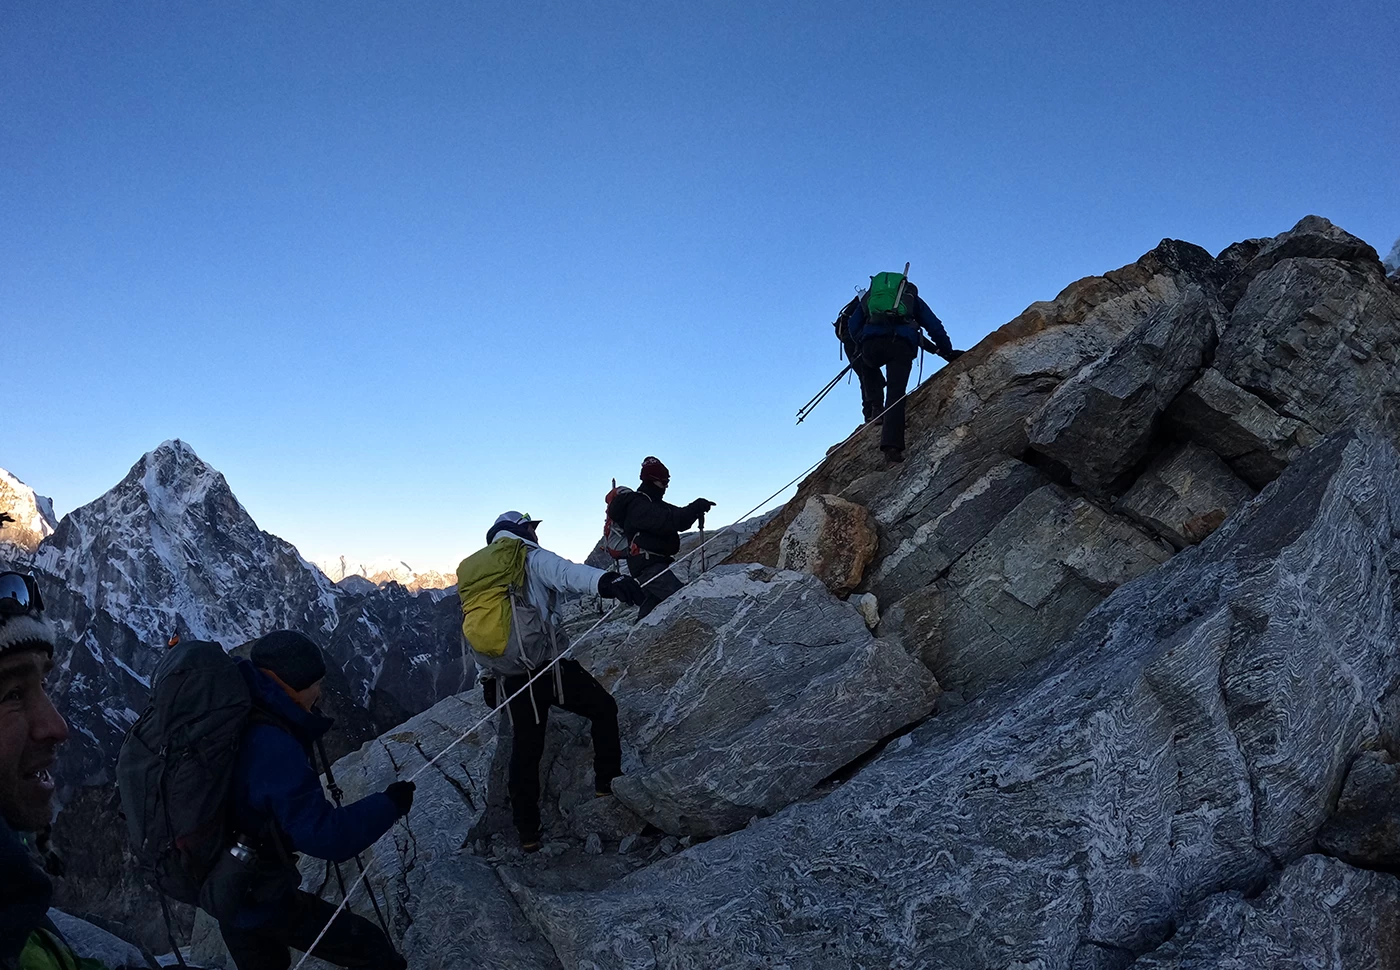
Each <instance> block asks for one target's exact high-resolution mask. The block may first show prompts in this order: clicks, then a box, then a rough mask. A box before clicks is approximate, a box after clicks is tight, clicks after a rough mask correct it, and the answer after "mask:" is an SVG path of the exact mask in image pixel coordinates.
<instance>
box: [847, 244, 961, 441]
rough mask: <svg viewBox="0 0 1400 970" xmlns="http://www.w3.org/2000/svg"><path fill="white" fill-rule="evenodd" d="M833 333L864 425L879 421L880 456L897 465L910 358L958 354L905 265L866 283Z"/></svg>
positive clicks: (902, 439) (946, 358)
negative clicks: (856, 387) (855, 383)
mask: <svg viewBox="0 0 1400 970" xmlns="http://www.w3.org/2000/svg"><path fill="white" fill-rule="evenodd" d="M836 327H837V337H838V338H839V339H840V340H841V342H842V344H843V345H844V346H845V347H846V348H847V352H848V353H849V354H850V355H851V366H852V369H853V370H854V371H855V372H856V376H857V377H859V378H860V383H861V401H862V404H863V407H864V410H865V420H866V421H867V422H869V421H871V420H874V419H876V418H879V419H881V421H882V426H881V429H880V450H881V451H882V452H884V454H885V457H886V458H888V459H889V460H890V461H903V460H904V398H905V388H906V387H907V385H908V383H909V373H910V371H911V370H913V364H914V357H915V355H916V354H917V353H918V352H919V349H920V348H923V349H924V350H927V351H929V352H930V353H933V354H937V355H938V356H939V357H942V358H943V359H944V360H947V361H953V360H956V359H957V358H958V357H960V356H961V355H962V351H960V350H954V349H953V344H952V342H951V341H949V340H948V333H947V331H945V330H944V329H943V321H941V320H939V319H938V316H937V315H936V314H935V313H934V312H933V310H931V309H929V305H928V304H927V303H925V302H924V301H923V300H922V299H921V298H920V297H919V290H918V287H916V286H915V285H914V284H913V283H912V282H910V280H909V264H908V263H905V264H904V272H903V273H877V274H876V275H874V276H872V277H870V288H869V289H868V290H866V291H865V293H864V294H862V295H861V296H860V297H858V298H856V299H855V300H853V301H851V303H849V304H847V305H846V307H845V308H843V310H842V312H841V316H840V317H838V319H837V324H836ZM925 332H926V333H927V334H928V337H925V336H924V333H925ZM929 338H932V340H931V341H930V339H929ZM881 368H883V369H884V375H883V377H882V375H881V373H880V371H881ZM880 383H883V385H884V387H883V392H884V393H883V405H881V403H880V402H881V398H882V395H881V393H880V391H881V388H880ZM877 409H878V413H876V414H874V415H872V414H871V412H872V411H876V410H877Z"/></svg>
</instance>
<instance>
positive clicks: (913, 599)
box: [882, 485, 1172, 696]
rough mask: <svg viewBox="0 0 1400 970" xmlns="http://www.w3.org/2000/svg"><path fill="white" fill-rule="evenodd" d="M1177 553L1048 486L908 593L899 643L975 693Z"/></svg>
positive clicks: (953, 687) (942, 678) (951, 686)
mask: <svg viewBox="0 0 1400 970" xmlns="http://www.w3.org/2000/svg"><path fill="white" fill-rule="evenodd" d="M1171 553H1172V550H1171V547H1170V546H1167V545H1166V544H1165V543H1162V542H1161V541H1160V540H1157V539H1153V538H1152V537H1150V536H1148V535H1146V534H1144V533H1143V532H1142V531H1141V530H1140V529H1138V528H1136V527H1135V526H1132V525H1130V524H1128V523H1126V522H1124V521H1122V520H1121V519H1118V518H1116V517H1114V516H1110V515H1107V514H1105V513H1104V512H1103V511H1102V510H1101V509H1100V508H1099V507H1098V506H1096V505H1094V504H1093V503H1092V502H1090V501H1088V500H1086V499H1083V498H1075V497H1074V496H1072V495H1069V494H1067V493H1066V492H1065V491H1064V490H1063V489H1062V488H1060V486H1058V485H1045V486H1043V487H1042V488H1040V489H1037V490H1036V491H1035V492H1032V493H1031V494H1030V495H1029V496H1027V497H1026V498H1025V500H1023V501H1022V502H1021V504H1020V505H1018V506H1017V507H1016V508H1015V509H1014V510H1013V511H1012V512H1011V513H1010V514H1009V515H1007V516H1006V517H1005V518H1003V519H1002V520H1001V521H1000V522H999V523H997V525H996V527H995V528H993V529H992V531H991V532H990V533H989V534H988V535H987V537H986V538H985V539H983V540H982V541H981V542H979V543H978V544H977V545H975V546H973V547H972V549H971V550H970V551H969V552H968V553H967V554H966V555H965V556H963V557H962V558H961V559H959V560H958V562H957V564H956V565H955V566H953V568H952V569H951V570H950V571H949V572H948V574H947V575H946V576H944V577H943V578H941V579H939V580H938V581H937V582H935V583H933V584H932V585H930V586H929V587H927V588H926V589H925V590H923V591H921V592H919V593H915V594H913V595H911V596H909V597H907V598H906V599H905V600H903V602H902V603H901V606H902V610H903V618H902V627H903V629H902V631H900V632H901V633H902V636H901V641H902V643H903V646H904V648H905V649H906V650H909V651H910V652H911V653H914V654H916V655H917V656H920V657H922V659H923V661H924V663H925V664H926V665H927V666H928V668H929V669H930V670H932V671H933V674H934V676H935V677H936V678H937V679H938V683H939V684H940V685H941V686H942V687H943V688H944V689H945V690H950V691H958V692H960V693H962V694H963V695H964V696H970V695H972V694H975V693H977V692H979V691H982V690H984V689H986V688H987V687H988V686H989V685H991V684H994V683H996V682H998V681H1001V680H1005V679H1006V678H1008V677H1011V676H1013V675H1015V674H1017V673H1019V672H1020V671H1021V670H1022V669H1024V668H1025V667H1026V666H1027V665H1029V664H1031V663H1033V662H1034V661H1036V660H1038V659H1039V658H1041V657H1043V656H1044V655H1045V654H1047V653H1049V652H1050V650H1051V649H1052V648H1053V647H1054V646H1055V645H1056V644H1057V643H1059V642H1060V641H1061V640H1062V639H1063V638H1064V637H1065V636H1066V635H1068V634H1069V633H1070V631H1072V630H1073V629H1074V628H1075V627H1076V626H1078V625H1079V621H1080V620H1082V619H1083V618H1084V615H1085V614H1086V613H1088V612H1089V611H1090V610H1091V609H1093V608H1094V607H1095V606H1097V605H1098V603H1099V602H1100V601H1101V600H1102V599H1103V598H1104V597H1105V596H1107V595H1108V594H1109V593H1110V592H1112V591H1113V590H1114V589H1116V588H1117V587H1119V586H1121V585H1122V584H1123V583H1126V582H1128V581H1129V580H1131V579H1134V578H1135V577H1137V576H1140V575H1142V574H1143V573H1145V572H1147V571H1149V570H1151V569H1152V568H1154V567H1156V566H1157V565H1159V564H1161V563H1163V562H1165V561H1166V560H1167V559H1168V558H1169V557H1170V556H1171ZM882 632H884V631H883V629H882ZM891 632H893V631H891Z"/></svg>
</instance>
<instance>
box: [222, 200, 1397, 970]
mask: <svg viewBox="0 0 1400 970" xmlns="http://www.w3.org/2000/svg"><path fill="white" fill-rule="evenodd" d="M1396 387H1400V286H1397V283H1396V281H1395V280H1393V279H1388V278H1387V276H1386V273H1385V269H1384V267H1382V265H1381V263H1380V260H1379V259H1378V258H1377V256H1376V254H1375V251H1374V250H1372V249H1371V248H1370V247H1369V246H1367V245H1366V244H1365V243H1364V242H1362V241H1360V240H1358V239H1356V238H1355V237H1352V236H1350V235H1348V234H1347V233H1345V232H1343V231H1342V230H1340V229H1338V228H1337V227H1335V226H1333V225H1332V224H1330V223H1328V222H1327V221H1326V220H1323V219H1319V218H1317V217H1308V218H1307V219H1304V220H1303V221H1302V222H1300V223H1299V224H1298V225H1297V226H1295V227H1294V229H1293V230H1291V231H1290V232H1287V233H1283V234H1281V235H1280V236H1277V237H1274V238H1272V239H1254V240H1247V241H1245V242H1243V243H1238V244H1236V245H1234V246H1231V247H1229V248H1228V249H1226V250H1225V251H1224V252H1222V253H1220V254H1219V255H1218V256H1214V257H1212V256H1211V255H1210V254H1209V253H1206V252H1205V251H1204V250H1201V249H1199V248H1198V247H1195V246H1192V245H1191V244H1189V243H1183V242H1179V241H1172V240H1166V241H1164V242H1163V243H1162V244H1161V245H1160V246H1158V247H1157V248H1156V249H1154V250H1153V251H1152V252H1151V253H1148V254H1147V255H1145V256H1144V257H1142V259H1140V260H1138V261H1137V262H1136V263H1134V264H1131V265H1129V266H1126V267H1123V268H1122V269H1120V270H1115V271H1112V272H1110V273H1107V274H1104V275H1103V276H1100V277H1090V278H1087V279H1085V280H1080V281H1078V282H1077V283H1075V284H1072V285H1071V286H1070V287H1068V288H1067V289H1066V290H1065V291H1064V292H1062V293H1061V294H1060V295H1059V296H1058V297H1057V298H1056V299H1055V300H1054V301H1048V302H1045V303H1038V304H1034V305H1032V306H1031V307H1030V308H1028V309H1027V311H1026V312H1025V313H1023V314H1022V315H1021V316H1020V317H1018V318H1017V319H1016V320H1013V321H1012V322H1011V323H1009V324H1007V325H1006V326H1005V327H1003V328H1001V329H1000V330H999V331H997V332H996V333H994V334H992V335H990V336H989V337H988V338H987V339H986V340H984V341H983V342H982V343H981V344H979V345H978V346H977V347H975V348H973V349H972V350H971V351H969V352H968V353H967V354H966V355H964V356H963V357H962V358H960V359H959V360H958V361H957V362H956V363H954V364H953V365H950V366H949V367H947V368H945V369H944V370H942V371H941V372H939V373H938V374H936V375H935V376H934V377H933V378H932V379H931V380H930V381H928V382H927V383H926V384H925V385H924V386H923V387H921V388H919V389H918V390H916V391H915V392H914V393H913V394H912V395H911V401H910V415H909V417H910V430H909V449H908V452H907V454H906V461H905V463H904V464H903V465H902V466H899V467H889V466H886V465H885V464H884V462H883V461H882V460H881V458H880V456H879V453H878V451H876V449H875V447H874V442H873V440H871V438H872V435H871V433H870V432H866V433H865V434H863V435H860V436H857V437H856V438H855V439H854V440H853V441H850V442H848V443H846V444H845V445H843V446H842V447H841V448H838V449H836V450H835V451H834V452H833V453H832V454H831V455H830V456H829V457H828V459H827V461H826V462H825V463H824V464H823V465H822V466H821V467H820V468H818V470H817V471H816V472H815V473H813V475H812V476H810V477H809V478H808V479H807V480H806V481H805V482H804V483H803V484H802V486H801V487H800V488H799V491H798V494H797V497H796V498H795V499H794V500H793V501H791V502H789V503H788V504H787V505H786V506H785V507H784V508H783V509H781V510H779V511H778V512H777V513H776V514H775V515H772V516H770V517H765V518H763V519H760V520H757V521H755V522H753V523H751V524H750V526H751V529H752V533H753V534H752V536H751V537H750V538H747V539H745V540H744V541H743V544H742V545H740V546H738V547H737V548H736V549H735V551H734V552H733V553H732V554H731V555H730V556H729V563H728V564H726V565H723V566H720V567H718V568H714V566H713V563H711V564H710V565H711V568H710V569H709V571H708V572H705V573H704V574H703V575H700V574H698V570H697V573H696V574H690V575H688V577H687V578H689V579H691V580H692V582H691V583H690V585H689V586H688V587H687V588H686V589H685V590H683V591H682V592H681V593H680V594H678V595H677V596H676V597H673V598H672V599H671V600H669V601H668V602H667V603H666V604H664V605H663V606H662V607H660V608H658V609H657V610H656V611H654V612H653V614H652V615H651V616H649V617H648V618H647V620H645V621H643V622H641V623H637V624H633V623H631V622H630V621H629V620H627V619H625V618H620V617H617V616H610V617H605V618H604V617H602V616H601V613H600V612H594V610H595V609H596V607H594V606H592V605H591V604H590V603H589V601H588V600H584V601H581V603H580V604H578V606H577V607H576V608H575V609H574V615H575V617H576V619H575V622H573V623H572V624H571V631H572V632H573V633H574V635H575V637H576V638H578V639H577V655H578V656H579V659H580V660H581V661H582V662H584V663H585V665H586V666H588V667H589V668H590V669H591V670H593V671H594V672H595V673H596V674H597V675H598V676H599V678H600V679H601V680H603V681H604V682H605V683H606V684H608V685H609V687H610V689H611V690H612V691H613V692H614V694H615V696H616V697H617V700H618V702H619V707H620V719H621V721H622V729H623V740H624V768H625V771H626V775H625V776H624V777H623V778H622V779H619V781H618V782H617V783H616V784H615V786H614V789H615V796H614V797H612V798H605V799H597V798H594V797H593V794H592V779H591V777H590V773H589V764H590V762H591V757H590V744H589V740H588V733H587V730H586V724H585V723H584V722H582V721H580V720H579V719H577V718H574V717H572V716H571V715H568V714H565V713H559V712H556V713H555V714H554V715H552V716H551V722H550V723H551V728H550V733H549V740H548V743H547V748H546V755H545V759H544V763H543V766H542V773H543V780H544V790H545V794H544V799H543V804H542V809H543V814H544V823H545V828H546V832H547V839H548V842H547V844H546V846H545V848H544V849H543V850H542V851H541V852H540V853H539V854H538V855H535V856H529V857H526V856H523V855H522V854H521V853H520V852H519V850H518V849H516V848H514V844H513V840H512V838H511V832H510V825H509V816H508V812H507V810H506V807H505V801H504V769H505V764H506V761H507V760H508V758H509V751H510V731H509V727H508V725H505V724H497V723H495V722H494V721H493V720H492V719H491V718H489V717H488V714H489V712H488V711H487V710H486V709H485V707H484V704H483V703H482V701H481V699H480V697H479V695H478V694H476V693H475V692H467V693H463V694H460V695H457V696H455V697H448V698H446V699H444V700H442V701H440V702H438V703H437V704H436V705H434V706H433V707H431V708H430V709H428V710H425V711H423V712H422V713H419V714H417V715H416V716H414V717H412V718H410V719H409V720H407V721H406V722H404V723H403V724H401V725H399V726H397V727H396V728H394V729H393V730H391V731H389V732H387V733H385V734H383V735H382V736H380V737H379V738H378V739H377V740H374V741H371V742H370V743H368V744H366V745H364V746H363V747H362V748H361V749H360V750H358V751H356V752H353V753H351V754H349V755H347V756H346V757H345V758H344V759H342V760H341V762H340V763H339V764H338V765H337V771H336V773H337V776H338V778H339V780H340V781H341V784H342V785H343V786H344V787H345V789H346V792H347V794H348V795H349V796H350V797H355V796H357V795H360V794H364V793H367V792H369V791H373V790H377V789H379V788H382V787H383V785H385V784H387V783H388V782H390V781H392V780H394V779H395V778H403V777H410V776H415V775H417V781H418V785H419V793H418V800H417V802H416V804H415V810H414V812H413V814H411V815H410V816H409V817H408V818H407V819H406V820H405V821H404V822H403V823H402V824H400V825H398V826H396V827H395V829H394V831H393V832H392V833H391V835H390V836H386V838H385V839H382V840H381V841H380V843H379V844H378V845H376V846H375V847H374V848H373V849H372V850H371V851H370V853H368V855H367V861H368V862H369V863H370V867H371V872H372V874H373V879H374V882H375V884H376V885H377V886H380V887H381V888H382V889H383V890H384V897H383V898H385V899H386V901H387V904H388V907H389V914H390V917H391V920H392V926H393V927H394V930H395V935H396V937H397V939H398V941H399V942H400V944H401V946H402V948H403V950H404V952H405V953H406V955H407V956H408V957H409V961H410V965H411V966H413V967H415V968H417V967H444V968H446V967H457V966H463V965H472V964H475V963H481V964H483V965H491V966H499V967H519V968H526V967H531V968H533V967H561V968H568V970H574V968H588V970H599V968H624V967H625V968H629V970H631V968H637V970H641V968H651V967H665V968H676V970H680V968H697V970H698V968H700V967H706V968H708V967H715V966H724V967H744V968H747V967H753V968H758V967H778V966H791V967H814V968H822V967H831V968H837V967H840V968H846V967H870V968H875V967H881V968H884V967H908V968H915V967H935V966H936V967H1020V968H1023V970H1030V968H1033V967H1034V968H1041V970H1048V968H1066V970H1096V968H1103V970H1110V968H1112V970H1121V968H1126V967H1130V966H1135V965H1141V966H1142V967H1144V968H1145V967H1183V968H1185V967H1200V966H1240V967H1245V966H1251V967H1253V966H1266V965H1267V966H1275V967H1285V968H1286V967H1299V968H1301V967H1304V966H1316V965H1333V966H1345V967H1348V968H1351V967H1362V968H1366V967H1383V966H1394V965H1396V964H1397V962H1400V943H1398V942H1397V934H1396V929H1397V926H1400V892H1398V891H1397V886H1400V882H1397V879H1396V877H1395V876H1394V875H1391V874H1389V873H1388V872H1385V871H1379V870H1383V869H1385V868H1387V867H1388V864H1387V862H1386V860H1387V859H1388V858H1389V856H1388V855H1387V853H1393V852H1394V851H1395V848H1394V839H1393V837H1392V835H1391V833H1393V832H1394V831H1395V830H1396V829H1395V826H1396V823H1395V813H1394V809H1393V805H1395V804H1400V795H1396V793H1395V792H1396V786H1397V781H1396V778H1397V775H1396V772H1395V770H1394V767H1393V765H1394V762H1395V757H1396V755H1397V754H1400V729H1397V724H1400V690H1397V688H1400V611H1397V606H1396V604H1397V602H1400V599H1397V594H1400V454H1397V451H1396V445H1397V441H1400V421H1397V408H1396V398H1395V388H1396ZM691 541H692V542H693V541H694V540H691ZM867 542H868V543H869V545H870V546H871V547H872V549H873V551H869V550H866V549H865V544H866V543H867ZM846 551H849V552H852V553H856V552H858V553H859V554H852V555H849V556H842V555H838V553H841V552H846ZM780 557H781V563H782V565H784V566H796V567H798V569H799V570H801V571H793V570H789V569H779V568H777V566H778V564H779V561H780ZM843 597H848V598H843ZM876 603H878V604H879V607H880V614H879V615H876V614H875V613H874V610H873V607H874V605H875V604H876ZM449 605H450V603H449ZM397 609H398V607H397V606H396V605H395V603H394V602H392V600H390V601H386V602H384V603H382V604H380V605H378V606H377V607H375V608H374V609H372V610H370V611H368V612H367V613H365V614H362V615H363V616H364V621H363V622H359V621H357V622H356V623H355V624H354V627H352V629H353V628H356V627H358V628H360V629H362V630H364V631H366V632H365V634H364V635H365V636H367V637H368V638H369V641H372V640H373V638H374V637H375V636H376V633H375V632H374V629H377V628H379V625H380V624H392V623H393V622H395V620H394V618H393V617H394V614H395V611H396V610H397ZM443 609H444V613H445V614H446V613H447V612H450V611H448V610H446V608H445V607H444V608H443ZM445 619H446V617H445V616H444V617H442V618H438V619H436V620H429V621H425V626H424V627H423V628H422V629H424V630H427V629H428V628H430V627H432V626H433V624H434V623H438V622H444V621H445ZM344 623H345V620H344V619H342V621H341V626H342V627H343V626H344ZM872 624H874V625H875V628H874V631H873V635H872V632H871V630H870V627H871V625H872ZM454 632H455V624H454ZM369 641H364V642H366V643H368V642H369ZM370 652H371V653H372V650H371V651H370ZM375 662H378V661H371V662H370V665H371V666H373V663H375ZM434 757H437V760H436V761H434V762H433V763H432V764H431V765H430V764H429V762H430V759H433V758H434ZM420 771H421V772H422V774H421V775H419V774H418V772H420ZM1361 867H1368V868H1361ZM304 875H305V877H306V880H307V882H306V884H307V885H310V886H313V887H316V888H318V889H319V890H320V891H322V892H323V893H325V894H326V895H327V896H328V897H329V898H334V897H335V893H336V890H335V888H334V885H335V884H334V880H333V879H332V878H330V877H329V874H328V873H327V872H326V870H325V867H324V866H322V865H320V864H316V863H312V862H308V863H306V865H305V867H304ZM353 905H354V906H355V908H356V909H357V910H361V911H364V912H366V913H368V911H369V910H368V906H367V904H366V903H365V902H364V901H363V897H360V898H359V899H357V900H356V901H354V903H353ZM203 930H204V932H202V933H200V934H198V936H199V946H198V947H197V950H198V953H199V956H200V957H201V959H203V960H205V961H207V962H209V963H212V964H221V963H222V962H224V961H226V954H221V953H220V947H219V946H218V944H217V935H216V934H215V935H212V936H211V934H210V933H209V932H208V930H209V927H208V925H207V924H206V925H205V926H204V927H203Z"/></svg>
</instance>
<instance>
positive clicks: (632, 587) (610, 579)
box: [598, 573, 647, 606]
mask: <svg viewBox="0 0 1400 970" xmlns="http://www.w3.org/2000/svg"><path fill="white" fill-rule="evenodd" d="M598 595H599V596H601V597H603V598H604V599H610V600H622V602H624V603H626V604H627V605H628V606H641V605H642V604H643V603H644V602H646V598H647V594H646V593H644V592H643V591H642V587H641V586H640V585H639V584H638V583H637V581H636V580H635V579H633V578H632V577H631V576H624V575H622V573H603V575H601V576H599V577H598Z"/></svg>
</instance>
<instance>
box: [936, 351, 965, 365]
mask: <svg viewBox="0 0 1400 970" xmlns="http://www.w3.org/2000/svg"><path fill="white" fill-rule="evenodd" d="M963 353H964V351H961V350H950V351H948V352H947V353H946V354H939V355H938V356H940V357H942V358H943V359H944V360H946V361H947V362H948V363H950V364H951V363H952V362H953V361H955V360H957V359H958V358H959V357H961V356H962V355H963Z"/></svg>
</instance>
